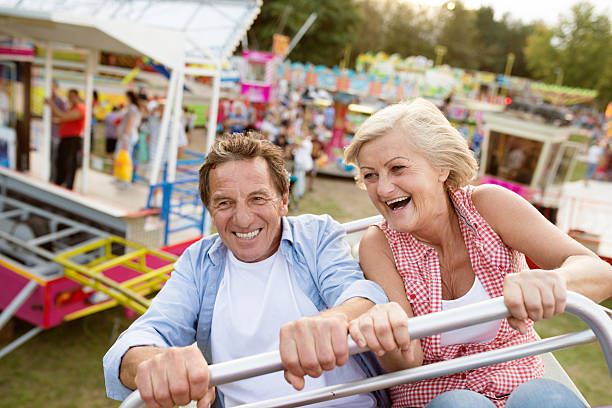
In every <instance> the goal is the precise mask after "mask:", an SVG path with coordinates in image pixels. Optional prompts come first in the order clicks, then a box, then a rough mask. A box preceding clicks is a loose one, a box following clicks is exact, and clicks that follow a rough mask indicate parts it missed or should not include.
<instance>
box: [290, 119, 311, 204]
mask: <svg viewBox="0 0 612 408" xmlns="http://www.w3.org/2000/svg"><path fill="white" fill-rule="evenodd" d="M310 139H311V136H310V134H309V133H308V132H307V131H306V132H304V137H302V138H301V139H299V140H298V142H297V143H295V144H294V145H295V146H294V153H293V176H295V177H296V178H297V180H296V182H295V189H294V190H293V197H294V198H295V199H296V200H299V199H300V198H302V196H303V195H304V193H305V192H306V173H307V172H309V171H310V170H312V168H313V161H312V141H311V140H310Z"/></svg>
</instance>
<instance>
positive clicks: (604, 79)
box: [525, 2, 612, 103]
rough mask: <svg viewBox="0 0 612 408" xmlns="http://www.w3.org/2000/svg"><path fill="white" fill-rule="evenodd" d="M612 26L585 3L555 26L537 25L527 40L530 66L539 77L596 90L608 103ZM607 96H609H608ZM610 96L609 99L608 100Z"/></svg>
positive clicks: (610, 79) (526, 50)
mask: <svg viewBox="0 0 612 408" xmlns="http://www.w3.org/2000/svg"><path fill="white" fill-rule="evenodd" d="M611 30H612V26H611V24H610V19H609V18H608V17H607V16H606V15H605V14H597V13H596V12H595V8H594V6H593V5H592V4H590V3H587V2H583V3H579V4H576V5H575V6H574V7H572V9H571V11H570V13H569V14H567V15H562V16H561V17H560V20H559V23H558V24H557V25H556V26H555V27H553V28H548V27H545V26H542V25H540V26H538V27H536V30H535V32H534V33H533V34H532V35H531V36H529V38H528V39H527V47H526V48H525V56H526V58H527V66H528V67H529V70H530V72H531V74H532V76H533V77H534V78H536V79H540V80H543V81H545V82H556V81H557V80H562V84H563V85H567V86H573V87H580V88H589V89H597V90H599V91H600V101H601V102H603V103H606V102H607V100H609V98H610V89H611V88H612V69H611V68H610V63H611V62H612V50H611V48H610V45H612V31H611ZM606 95H607V96H606ZM605 98H608V99H605Z"/></svg>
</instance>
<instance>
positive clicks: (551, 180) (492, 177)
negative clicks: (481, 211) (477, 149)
mask: <svg viewBox="0 0 612 408" xmlns="http://www.w3.org/2000/svg"><path fill="white" fill-rule="evenodd" d="M484 121H485V125H484V132H485V138H484V142H483V148H482V152H483V153H482V162H481V165H480V170H479V176H480V182H481V183H492V184H499V185H502V186H504V187H506V188H509V189H510V190H512V191H514V192H516V193H518V194H520V195H521V196H523V197H524V198H526V199H528V200H529V201H530V202H532V203H533V204H535V205H536V206H541V207H544V208H547V209H555V208H557V207H558V200H559V193H560V191H561V186H562V184H563V183H564V182H566V181H568V180H569V178H570V176H571V174H572V172H573V169H574V166H575V164H576V156H577V154H578V153H579V151H580V148H582V144H581V143H577V142H572V141H570V140H569V137H570V132H571V129H570V128H569V127H561V126H554V125H551V124H546V123H543V122H536V121H535V120H533V118H530V117H526V116H524V115H522V114H520V113H515V112H506V113H485V114H484Z"/></svg>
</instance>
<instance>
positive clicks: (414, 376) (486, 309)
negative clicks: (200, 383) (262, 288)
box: [120, 292, 612, 408]
mask: <svg viewBox="0 0 612 408" xmlns="http://www.w3.org/2000/svg"><path fill="white" fill-rule="evenodd" d="M565 311H566V312H567V313H570V314H572V315H574V316H576V317H578V318H580V319H581V320H582V321H584V322H585V323H586V324H587V325H588V326H589V327H590V328H591V330H585V331H583V332H578V333H572V334H567V335H562V336H557V337H552V338H548V339H544V340H540V341H537V342H533V343H526V344H521V345H518V346H512V347H508V348H504V349H499V350H493V351H488V352H484V353H479V354H474V355H471V356H465V357H459V358H456V359H453V360H448V361H443V362H439V363H434V364H429V365H426V366H420V367H415V368H411V369H407V370H402V371H397V372H394V373H390V374H385V375H382V376H378V377H373V378H367V379H364V380H359V381H354V382H350V383H346V384H340V385H334V386H330V387H324V388H321V389H318V390H313V391H307V392H299V393H296V394H292V395H289V396H286V397H280V398H276V399H273V400H268V401H263V402H258V403H253V404H248V405H243V407H249V408H253V407H259V408H261V407H294V406H299V405H304V404H310V403H314V402H320V401H327V400H331V399H336V398H342V397H347V396H350V395H354V394H360V393H364V392H371V391H374V390H378V389H383V388H388V387H391V386H394V385H398V384H404V383H406V382H414V381H420V380H422V379H425V378H432V377H438V376H441V375H448V374H451V373H455V372H460V371H465V370H470V369H473V368H477V367H482V366H486V365H490V364H497V363H499V362H502V361H508V360H514V359H517V358H522V357H526V356H531V355H536V354H542V353H547V352H550V351H554V350H558V349H561V348H567V347H572V346H576V345H581V344H586V343H589V342H592V341H594V340H599V343H600V345H601V348H602V350H603V353H604V356H605V359H606V363H607V364H608V369H609V370H610V375H611V376H612V320H611V319H610V318H609V317H608V315H607V314H606V313H605V312H604V311H603V310H602V309H601V308H600V307H599V306H598V305H597V304H596V303H594V302H593V301H591V300H590V299H588V298H586V297H584V296H582V295H580V294H578V293H574V292H568V294H567V303H566V307H565ZM508 316H510V313H509V312H508V309H507V308H506V306H505V304H504V299H503V297H497V298H494V299H489V300H486V301H484V302H479V303H475V304H473V305H468V306H463V307H459V308H456V309H452V310H446V311H442V312H437V313H431V314H428V315H423V316H417V317H413V318H411V319H410V322H409V325H408V332H409V333H410V337H411V338H413V339H418V338H423V337H428V336H432V335H434V334H438V333H442V332H446V331H450V330H455V329H458V328H461V327H465V326H472V325H476V324H479V323H483V322H487V321H491V320H499V319H504V318H506V317H508ZM209 368H210V378H211V385H220V384H225V383H227V382H232V381H237V380H241V379H244V378H250V377H255V376H258V375H263V374H268V373H270V372H274V371H280V370H282V369H283V365H282V362H281V359H280V353H279V352H278V351H274V352H269V353H263V354H259V355H256V356H251V357H246V358H242V359H237V360H233V361H228V362H224V363H219V364H213V365H211V366H210V367H209ZM142 407H144V403H143V401H142V398H141V397H140V393H139V392H138V390H136V391H134V392H133V393H132V394H130V395H129V396H128V397H127V398H126V399H125V401H124V402H123V403H122V404H121V405H120V408H142Z"/></svg>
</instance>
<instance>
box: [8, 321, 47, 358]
mask: <svg viewBox="0 0 612 408" xmlns="http://www.w3.org/2000/svg"><path fill="white" fill-rule="evenodd" d="M41 331H42V327H35V328H33V329H32V330H30V331H29V332H27V333H26V334H24V335H23V336H21V337H19V338H18V339H16V340H15V341H13V342H12V343H9V344H8V345H7V346H6V347H4V348H3V349H2V350H0V358H2V357H4V356H6V355H7V354H8V353H10V352H11V351H13V350H15V349H16V348H17V347H19V346H21V345H22V344H23V343H25V342H26V341H28V340H30V339H31V338H32V337H34V336H36V335H37V334H38V333H40V332H41Z"/></svg>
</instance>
